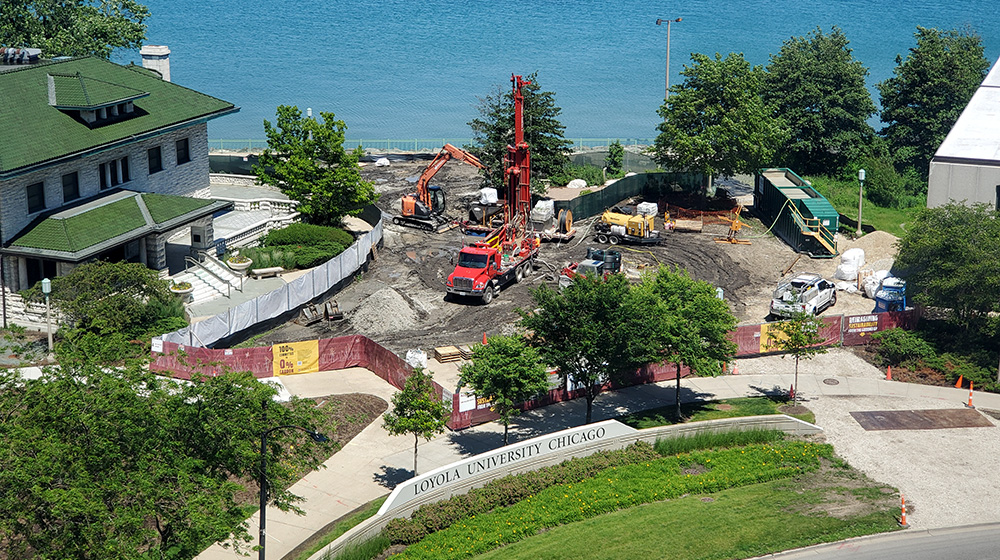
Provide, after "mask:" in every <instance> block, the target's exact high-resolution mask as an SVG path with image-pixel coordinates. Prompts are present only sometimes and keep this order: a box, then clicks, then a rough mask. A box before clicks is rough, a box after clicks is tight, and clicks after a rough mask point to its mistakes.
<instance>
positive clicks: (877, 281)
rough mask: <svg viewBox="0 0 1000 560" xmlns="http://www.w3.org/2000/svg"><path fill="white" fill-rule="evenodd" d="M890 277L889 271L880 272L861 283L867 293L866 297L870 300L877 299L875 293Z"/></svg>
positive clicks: (867, 277)
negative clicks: (883, 281)
mask: <svg viewBox="0 0 1000 560" xmlns="http://www.w3.org/2000/svg"><path fill="white" fill-rule="evenodd" d="M888 276H889V271H888V270H878V271H875V272H873V273H871V274H869V275H868V276H865V279H864V280H862V281H861V289H863V290H864V291H865V297H868V298H870V299H875V292H878V289H879V288H880V287H881V286H882V280H885V279H886V278H887V277H888Z"/></svg>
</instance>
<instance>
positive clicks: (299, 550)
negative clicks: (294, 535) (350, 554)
mask: <svg viewBox="0 0 1000 560" xmlns="http://www.w3.org/2000/svg"><path fill="white" fill-rule="evenodd" d="M387 497H388V496H383V497H381V498H378V499H376V500H373V501H371V502H368V503H367V504H365V505H364V506H363V507H362V508H359V509H358V510H357V511H355V512H353V513H350V514H348V515H346V516H344V517H342V518H340V519H338V520H336V521H334V522H333V523H331V524H329V525H327V526H326V527H323V529H321V530H320V531H319V532H317V533H316V534H315V535H313V536H312V537H311V538H310V539H309V540H307V541H306V542H305V543H302V545H299V546H298V547H296V549H295V550H293V551H292V552H291V553H290V554H289V555H286V558H288V557H291V558H294V560H308V559H309V558H310V557H311V556H312V555H313V554H316V552H318V551H319V550H320V549H322V548H323V547H324V546H326V545H328V544H330V543H332V542H333V541H334V540H336V539H337V537H339V536H340V535H343V534H344V533H346V532H347V531H349V530H350V529H352V528H353V527H354V526H356V525H358V524H359V523H361V522H362V521H364V520H365V519H368V518H369V517H372V516H373V515H375V514H376V513H378V509H379V508H380V507H382V503H383V502H385V499H386V498H387ZM292 555H294V556H292Z"/></svg>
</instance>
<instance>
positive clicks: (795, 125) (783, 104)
mask: <svg viewBox="0 0 1000 560" xmlns="http://www.w3.org/2000/svg"><path fill="white" fill-rule="evenodd" d="M848 43H849V41H848V40H847V37H846V36H845V35H844V33H843V31H841V30H840V28H838V27H833V29H832V30H831V31H830V33H829V34H824V33H823V31H822V30H821V29H819V28H817V29H815V30H814V31H813V32H812V33H810V34H809V35H807V36H805V37H792V38H791V39H789V40H787V41H785V43H784V44H783V45H782V46H781V51H780V52H779V53H778V54H776V55H771V61H770V63H769V64H768V66H767V73H766V74H765V80H764V88H763V90H762V93H763V96H764V100H765V102H767V103H769V104H771V105H773V106H774V107H775V108H776V110H777V112H778V115H780V117H781V119H782V120H783V121H784V124H785V125H786V126H787V128H788V130H789V132H790V134H791V136H790V138H789V139H788V141H787V143H786V144H785V145H784V147H782V148H781V149H780V150H779V156H778V157H779V163H780V165H781V166H782V167H789V168H791V169H794V170H795V171H796V172H798V173H800V174H806V173H808V174H813V173H823V174H828V175H835V174H836V173H837V172H838V171H839V170H841V169H842V168H844V167H846V166H847V165H848V163H849V162H851V161H854V160H856V159H857V158H858V157H859V156H861V155H863V154H864V153H865V151H866V148H868V147H869V146H870V145H871V144H872V141H873V140H874V137H875V130H874V129H873V128H872V127H871V125H869V124H868V119H869V118H870V117H871V116H872V115H874V114H875V111H876V110H875V103H874V102H872V98H871V94H870V93H869V92H868V88H867V87H866V86H865V78H866V76H867V75H868V69H867V68H865V66H864V65H863V64H862V63H861V62H860V61H859V60H856V59H855V58H854V56H853V55H852V54H851V49H850V48H848Z"/></svg>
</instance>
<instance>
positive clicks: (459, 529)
mask: <svg viewBox="0 0 1000 560" xmlns="http://www.w3.org/2000/svg"><path fill="white" fill-rule="evenodd" d="M832 456H833V448H832V447H831V446H829V445H816V444H811V443H804V442H785V443H778V444H773V445H752V446H747V447H741V448H733V449H726V450H721V451H699V452H695V453H690V454H684V455H680V456H676V457H666V458H662V459H655V460H651V461H648V462H644V463H640V464H632V465H624V466H614V467H611V468H609V469H606V470H604V471H602V472H600V473H599V474H597V476H594V477H592V478H589V479H586V480H583V481H581V482H579V483H572V484H559V485H555V486H551V487H549V488H547V489H545V490H542V491H540V492H538V493H537V494H535V495H532V496H530V497H528V498H527V499H525V500H523V501H520V502H518V503H516V504H514V505H511V506H509V507H504V508H499V509H496V510H494V511H493V512H491V513H488V514H483V515H475V516H472V517H470V518H468V519H466V520H464V521H461V522H459V523H456V524H454V525H452V526H451V527H449V528H448V529H445V530H442V531H439V532H436V533H433V534H431V535H429V536H427V537H426V538H424V539H423V540H422V541H420V542H419V543H417V544H414V545H411V546H410V547H409V548H407V549H406V551H404V553H403V554H402V555H401V556H399V557H398V558H427V559H431V558H433V559H449V558H468V557H471V556H475V555H477V554H482V553H485V552H488V551H490V550H492V549H494V548H498V547H500V546H503V545H506V544H510V543H513V542H517V541H520V540H522V539H525V538H528V537H531V536H533V535H535V534H537V533H538V531H539V530H542V529H547V528H551V527H556V526H559V525H564V524H567V523H573V522H576V521H581V520H584V519H589V518H591V517H595V516H597V515H601V514H604V513H609V512H612V511H616V510H620V509H626V508H630V507H634V506H637V505H640V504H646V503H650V502H656V501H661V500H666V499H671V498H677V497H679V496H682V495H684V494H695V493H698V494H700V493H709V492H717V491H719V490H723V489H726V488H733V487H738V486H744V485H748V484H755V483H759V482H766V481H770V480H775V479H779V478H787V477H790V476H793V475H796V474H798V473H801V472H804V471H809V470H813V469H816V468H817V467H818V466H819V458H820V457H827V458H831V457H832Z"/></svg>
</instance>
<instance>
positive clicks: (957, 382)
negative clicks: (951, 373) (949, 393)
mask: <svg viewBox="0 0 1000 560" xmlns="http://www.w3.org/2000/svg"><path fill="white" fill-rule="evenodd" d="M955 388H956V389H961V388H962V376H961V375H959V376H958V381H956V382H955Z"/></svg>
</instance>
